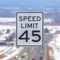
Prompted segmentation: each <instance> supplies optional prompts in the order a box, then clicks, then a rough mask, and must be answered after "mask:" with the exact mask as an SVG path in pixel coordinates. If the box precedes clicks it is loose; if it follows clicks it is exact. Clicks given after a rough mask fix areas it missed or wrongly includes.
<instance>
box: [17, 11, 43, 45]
mask: <svg viewBox="0 0 60 60" xmlns="http://www.w3.org/2000/svg"><path fill="white" fill-rule="evenodd" d="M16 20H17V21H16V22H17V24H16V25H17V26H16V29H17V31H16V32H17V36H16V43H17V46H19V45H42V20H43V19H42V13H41V12H39V13H38V12H19V13H17V16H16Z"/></svg>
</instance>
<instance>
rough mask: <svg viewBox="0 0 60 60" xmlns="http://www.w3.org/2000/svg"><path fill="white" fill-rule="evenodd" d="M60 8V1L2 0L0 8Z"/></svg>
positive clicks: (0, 0)
mask: <svg viewBox="0 0 60 60" xmlns="http://www.w3.org/2000/svg"><path fill="white" fill-rule="evenodd" d="M3 7H14V8H16V7H18V8H29V9H31V8H33V9H34V8H35V9H36V8H38V9H40V8H60V0H0V8H3Z"/></svg>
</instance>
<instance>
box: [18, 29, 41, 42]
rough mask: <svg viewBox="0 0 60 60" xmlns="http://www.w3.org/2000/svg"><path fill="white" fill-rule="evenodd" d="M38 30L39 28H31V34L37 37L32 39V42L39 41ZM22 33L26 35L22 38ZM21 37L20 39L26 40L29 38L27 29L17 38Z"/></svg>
mask: <svg viewBox="0 0 60 60" xmlns="http://www.w3.org/2000/svg"><path fill="white" fill-rule="evenodd" d="M39 32H40V31H39V30H33V31H32V36H34V38H35V37H38V39H32V42H39V41H40V40H41V36H40V35H39V34H38V33H39ZM24 34H25V35H26V37H25V38H24V37H23V36H24ZM20 39H22V40H26V42H28V40H29V37H28V31H27V30H26V31H25V32H24V33H23V34H22V35H21V36H20V37H19V40H20Z"/></svg>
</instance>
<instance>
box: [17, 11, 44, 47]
mask: <svg viewBox="0 0 60 60" xmlns="http://www.w3.org/2000/svg"><path fill="white" fill-rule="evenodd" d="M18 13H42V45H18V44H17V14H18ZM43 20H44V16H43V12H16V46H17V47H20V46H42V47H43V48H44V46H43V41H44V36H43V35H44V31H43V24H44V23H43V22H44V21H43Z"/></svg>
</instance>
